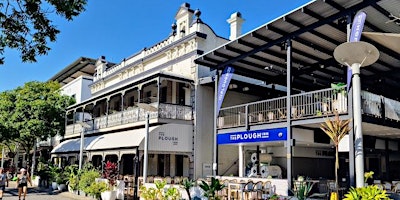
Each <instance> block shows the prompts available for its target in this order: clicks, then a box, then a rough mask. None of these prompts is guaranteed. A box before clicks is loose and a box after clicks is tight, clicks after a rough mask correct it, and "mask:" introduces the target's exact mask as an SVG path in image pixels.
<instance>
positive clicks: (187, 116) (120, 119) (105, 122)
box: [65, 103, 192, 136]
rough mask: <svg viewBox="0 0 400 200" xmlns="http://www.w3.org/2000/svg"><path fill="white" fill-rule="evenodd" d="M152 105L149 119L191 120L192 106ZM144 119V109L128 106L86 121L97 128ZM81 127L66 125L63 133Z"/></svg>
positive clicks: (73, 132) (74, 131) (92, 127)
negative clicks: (153, 110) (156, 108)
mask: <svg viewBox="0 0 400 200" xmlns="http://www.w3.org/2000/svg"><path fill="white" fill-rule="evenodd" d="M151 105H152V106H154V107H158V111H157V112H150V113H149V117H150V119H156V118H162V119H179V120H192V107H191V106H183V105H174V104H164V103H160V104H158V103H152V104H151ZM145 120H146V111H145V110H144V109H141V108H138V107H128V108H127V109H126V110H123V111H113V113H110V114H108V115H104V116H100V117H96V118H94V119H93V120H91V121H87V122H86V123H87V124H89V126H90V127H91V128H89V130H98V129H103V128H109V127H114V126H119V125H125V124H129V123H134V122H140V121H145ZM81 131H82V127H81V125H79V124H71V125H67V127H66V129H65V135H66V136H68V135H72V134H77V133H81Z"/></svg>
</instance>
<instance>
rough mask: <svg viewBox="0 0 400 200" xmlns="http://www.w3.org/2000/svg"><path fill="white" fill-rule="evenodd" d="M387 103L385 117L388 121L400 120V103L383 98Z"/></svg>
mask: <svg viewBox="0 0 400 200" xmlns="http://www.w3.org/2000/svg"><path fill="white" fill-rule="evenodd" d="M383 100H384V101H383V102H384V103H385V117H386V118H387V119H392V120H396V121H399V120H400V117H399V116H400V102H398V101H395V100H393V99H389V98H383Z"/></svg>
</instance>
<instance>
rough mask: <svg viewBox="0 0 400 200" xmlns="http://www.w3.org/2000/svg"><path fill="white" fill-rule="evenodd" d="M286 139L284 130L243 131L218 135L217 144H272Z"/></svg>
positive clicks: (285, 130)
mask: <svg viewBox="0 0 400 200" xmlns="http://www.w3.org/2000/svg"><path fill="white" fill-rule="evenodd" d="M286 138H287V129H286V128H275V129H264V130H254V131H243V132H234V133H223V134H218V138H217V139H218V144H238V143H252V142H274V141H285V140H286Z"/></svg>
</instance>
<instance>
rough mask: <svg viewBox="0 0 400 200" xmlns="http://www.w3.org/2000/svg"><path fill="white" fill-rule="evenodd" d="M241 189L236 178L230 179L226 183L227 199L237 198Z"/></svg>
mask: <svg viewBox="0 0 400 200" xmlns="http://www.w3.org/2000/svg"><path fill="white" fill-rule="evenodd" d="M241 190H242V188H241V187H240V184H239V183H238V182H237V180H230V181H229V183H228V199H239V193H240V191H241Z"/></svg>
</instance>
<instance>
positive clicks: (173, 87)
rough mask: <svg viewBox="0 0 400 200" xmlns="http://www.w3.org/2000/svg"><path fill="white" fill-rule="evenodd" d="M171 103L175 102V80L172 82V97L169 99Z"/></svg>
mask: <svg viewBox="0 0 400 200" xmlns="http://www.w3.org/2000/svg"><path fill="white" fill-rule="evenodd" d="M171 101H172V103H173V104H176V103H177V102H176V82H175V81H173V82H172V99H171Z"/></svg>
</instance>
